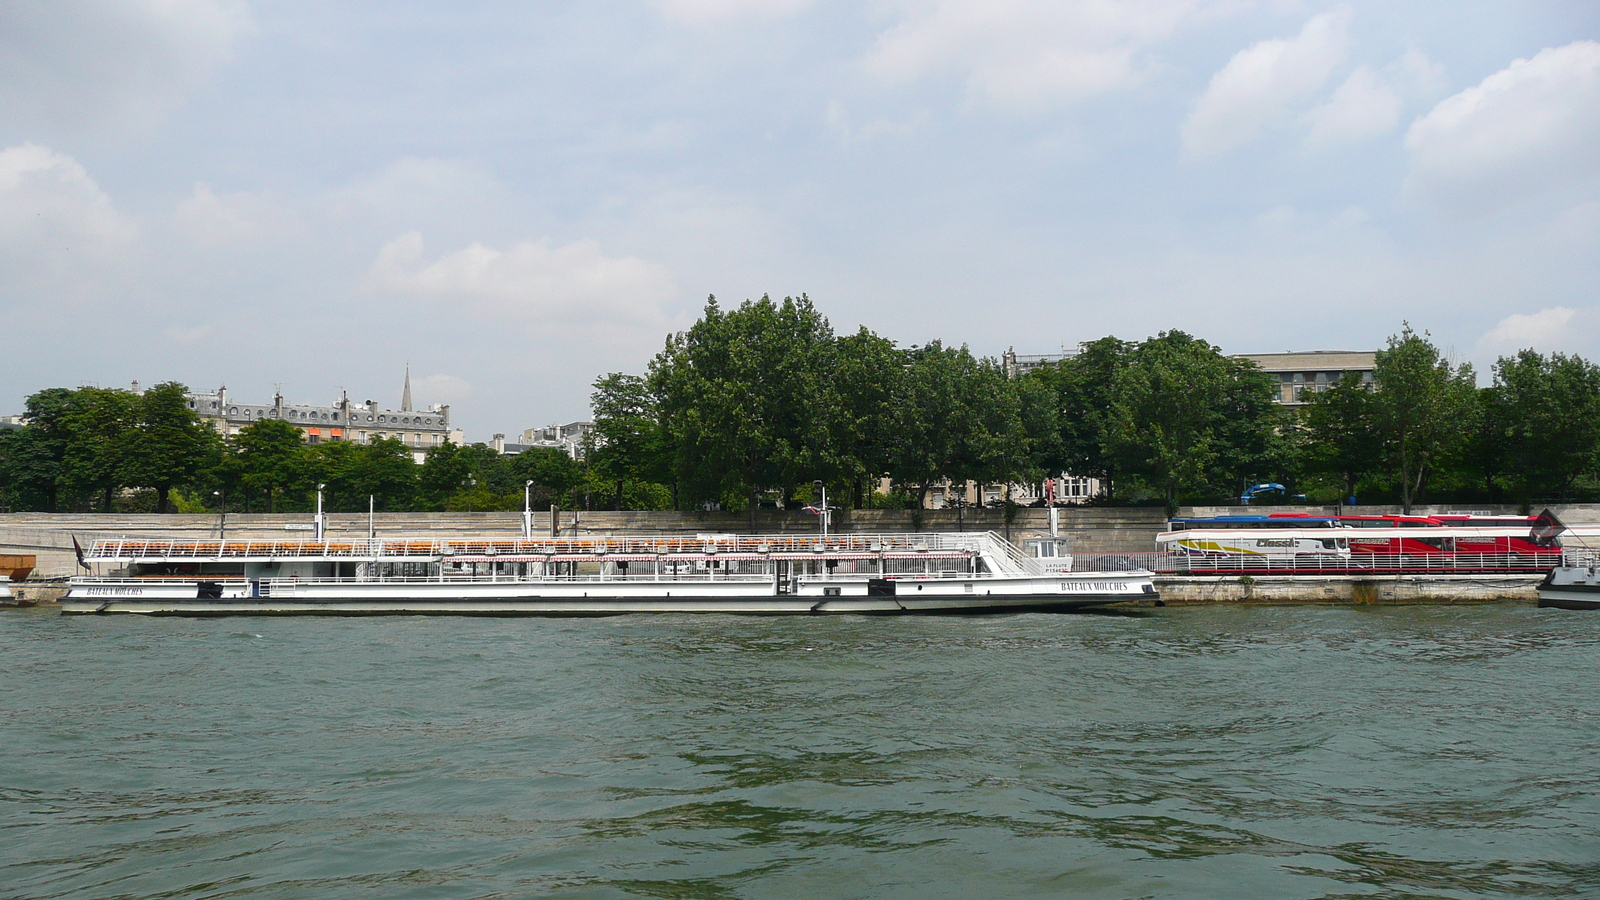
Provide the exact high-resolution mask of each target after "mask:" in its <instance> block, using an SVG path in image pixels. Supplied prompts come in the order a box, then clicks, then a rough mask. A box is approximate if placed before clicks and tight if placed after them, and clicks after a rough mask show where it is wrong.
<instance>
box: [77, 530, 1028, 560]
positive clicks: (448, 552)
mask: <svg viewBox="0 0 1600 900" xmlns="http://www.w3.org/2000/svg"><path fill="white" fill-rule="evenodd" d="M987 539H992V540H994V541H995V542H996V543H998V544H999V545H1001V546H1003V547H1004V548H1006V552H1008V553H1010V554H1012V555H1014V556H1017V557H1019V558H1021V559H1026V558H1025V557H1021V555H1020V553H1019V552H1018V551H1016V548H1014V547H1012V546H1011V545H1010V544H1009V543H1008V542H1006V541H1005V540H1004V539H1002V538H1000V537H999V536H998V535H994V534H993V533H992V532H987V533H974V534H971V535H965V534H954V535H951V534H937V533H935V534H845V535H829V536H828V537H826V538H824V537H822V536H821V535H794V534H781V535H714V536H704V537H678V536H664V537H614V538H547V539H534V540H494V539H482V540H439V539H424V540H414V541H408V540H384V539H379V540H372V541H368V540H365V539H357V540H339V541H333V540H325V541H252V540H239V541H233V540H230V541H205V540H201V541H173V540H136V539H130V538H118V539H115V540H98V541H95V542H94V543H93V544H92V545H91V547H90V549H89V551H88V553H87V554H86V555H87V557H88V558H90V559H98V560H126V559H143V560H194V559H246V558H251V559H261V558H273V559H306V558H320V559H372V558H410V559H437V558H440V557H448V556H579V557H593V558H596V559H601V558H604V557H606V556H610V555H619V556H621V555H643V556H666V557H669V556H688V555H711V554H720V553H746V554H794V553H802V554H807V555H816V556H826V555H827V554H829V553H881V552H886V553H921V552H935V553H937V552H954V551H967V552H977V551H978V550H979V549H980V547H981V545H982V542H983V541H985V540H987ZM1024 566H1026V563H1024Z"/></svg>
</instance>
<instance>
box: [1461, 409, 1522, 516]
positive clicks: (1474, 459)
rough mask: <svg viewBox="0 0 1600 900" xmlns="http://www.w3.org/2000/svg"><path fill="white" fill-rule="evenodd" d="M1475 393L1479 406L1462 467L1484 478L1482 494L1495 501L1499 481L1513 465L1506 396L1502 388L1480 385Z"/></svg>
mask: <svg viewBox="0 0 1600 900" xmlns="http://www.w3.org/2000/svg"><path fill="white" fill-rule="evenodd" d="M1475 395H1476V400H1475V405H1476V406H1477V409H1476V411H1475V414H1474V415H1473V417H1472V428H1471V429H1470V431H1469V433H1468V434H1467V438H1466V453H1465V457H1464V459H1463V461H1462V462H1463V469H1464V471H1466V472H1468V473H1470V474H1471V475H1472V476H1473V477H1474V478H1482V479H1483V496H1484V497H1485V498H1486V499H1488V500H1489V501H1490V502H1494V501H1495V499H1496V497H1497V494H1498V481H1499V479H1500V477H1501V476H1503V475H1504V474H1506V472H1507V466H1509V465H1510V464H1511V463H1510V459H1511V436H1510V425H1509V424H1508V422H1507V418H1508V417H1507V415H1506V404H1505V398H1504V397H1503V396H1502V395H1501V392H1500V391H1499V389H1497V388H1494V387H1486V388H1479V389H1478V390H1477V391H1476V392H1475Z"/></svg>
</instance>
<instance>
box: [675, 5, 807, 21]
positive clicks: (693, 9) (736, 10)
mask: <svg viewBox="0 0 1600 900" xmlns="http://www.w3.org/2000/svg"><path fill="white" fill-rule="evenodd" d="M811 2H812V0H658V2H657V3H656V7H657V8H658V9H659V10H660V11H661V15H663V16H665V17H666V18H668V19H672V20H674V21H678V22H688V23H702V22H708V21H715V20H720V19H737V18H743V17H747V16H761V17H766V18H782V17H784V16H791V15H794V14H795V13H797V12H800V11H801V10H803V9H805V8H806V7H808V6H810V5H811Z"/></svg>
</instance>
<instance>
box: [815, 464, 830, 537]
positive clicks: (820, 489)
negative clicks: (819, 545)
mask: <svg viewBox="0 0 1600 900" xmlns="http://www.w3.org/2000/svg"><path fill="white" fill-rule="evenodd" d="M811 486H812V487H814V488H816V489H817V493H818V494H820V495H821V496H822V510H821V511H820V512H818V513H817V515H818V517H820V518H821V519H822V536H823V537H827V536H828V486H827V485H825V484H823V483H822V479H820V478H819V479H817V480H816V481H813V482H811Z"/></svg>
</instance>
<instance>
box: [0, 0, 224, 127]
mask: <svg viewBox="0 0 1600 900" xmlns="http://www.w3.org/2000/svg"><path fill="white" fill-rule="evenodd" d="M249 27H250V18H249V15H248V12H247V10H246V8H245V5H244V3H243V2H242V0H49V2H9V3H0V122H8V123H16V124H25V125H33V126H41V125H42V126H48V127H55V128H60V129H63V130H65V131H70V132H79V131H86V130H87V131H93V130H101V131H107V132H113V133H115V132H120V131H122V130H124V129H127V128H134V129H141V130H142V129H144V128H146V127H149V126H150V125H153V124H154V123H155V122H157V121H159V120H160V118H161V117H162V116H163V115H165V114H166V113H167V112H168V111H169V110H171V109H172V108H173V107H175V106H177V105H178V104H179V103H181V102H182V101H183V99H184V98H185V97H186V96H187V95H188V93H189V92H190V91H192V90H193V89H194V88H195V87H196V86H198V85H199V84H200V83H201V82H203V81H204V80H205V78H206V77H207V76H209V75H210V73H211V71H212V70H213V69H214V68H215V67H216V66H217V65H218V64H220V63H222V62H225V61H227V60H228V59H229V58H230V56H231V55H232V49H233V43H234V41H235V40H236V39H237V38H238V37H239V35H240V34H241V33H243V32H244V31H246V30H247V29H248V28H249Z"/></svg>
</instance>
